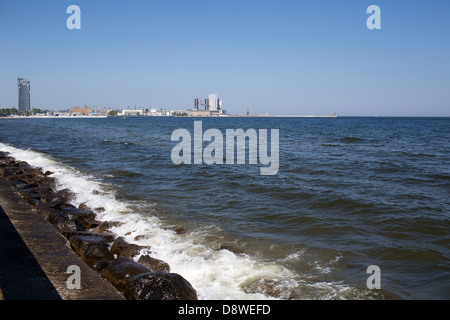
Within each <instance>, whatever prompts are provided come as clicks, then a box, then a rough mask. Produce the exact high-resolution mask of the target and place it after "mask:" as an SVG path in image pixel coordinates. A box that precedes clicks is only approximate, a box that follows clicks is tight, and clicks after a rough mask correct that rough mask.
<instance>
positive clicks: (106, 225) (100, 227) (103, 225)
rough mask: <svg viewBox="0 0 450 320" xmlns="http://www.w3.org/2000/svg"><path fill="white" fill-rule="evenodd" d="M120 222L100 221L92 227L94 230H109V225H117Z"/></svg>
mask: <svg viewBox="0 0 450 320" xmlns="http://www.w3.org/2000/svg"><path fill="white" fill-rule="evenodd" d="M121 224H122V223H121V222H117V221H102V222H101V223H100V224H99V225H98V226H97V227H95V228H93V229H92V231H95V232H110V231H109V230H108V229H110V228H111V227H118V226H120V225H121Z"/></svg>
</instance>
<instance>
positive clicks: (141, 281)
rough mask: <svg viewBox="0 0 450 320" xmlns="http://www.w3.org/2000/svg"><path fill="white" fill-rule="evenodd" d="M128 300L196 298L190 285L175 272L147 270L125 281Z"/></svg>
mask: <svg viewBox="0 0 450 320" xmlns="http://www.w3.org/2000/svg"><path fill="white" fill-rule="evenodd" d="M124 296H125V298H126V299H128V300H197V299H198V298H197V292H196V291H195V289H194V288H193V287H192V285H191V284H190V283H189V282H188V281H187V280H186V279H184V278H183V277H182V276H180V275H179V274H176V273H165V272H148V273H142V274H138V275H135V276H132V277H131V278H130V279H129V280H128V281H127V283H126V287H125V290H124Z"/></svg>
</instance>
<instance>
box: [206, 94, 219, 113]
mask: <svg viewBox="0 0 450 320" xmlns="http://www.w3.org/2000/svg"><path fill="white" fill-rule="evenodd" d="M208 102H209V106H208V107H209V110H217V109H218V107H219V106H218V103H217V94H215V93H211V94H209V95H208Z"/></svg>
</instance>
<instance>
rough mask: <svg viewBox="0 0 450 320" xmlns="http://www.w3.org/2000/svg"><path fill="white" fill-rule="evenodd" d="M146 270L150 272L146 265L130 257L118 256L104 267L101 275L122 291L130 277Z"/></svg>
mask: <svg viewBox="0 0 450 320" xmlns="http://www.w3.org/2000/svg"><path fill="white" fill-rule="evenodd" d="M147 272H150V270H149V269H148V268H147V267H145V266H143V265H141V264H139V263H137V262H135V261H133V260H132V259H130V258H126V257H119V258H117V259H114V260H113V261H111V262H110V263H109V264H108V266H107V267H106V268H104V270H103V275H104V277H105V279H106V280H108V281H109V282H110V283H111V284H112V285H113V286H114V287H116V289H117V290H119V291H122V292H123V291H124V290H125V289H126V288H127V285H128V283H127V282H128V280H129V279H130V278H131V277H133V276H135V275H138V274H142V273H147Z"/></svg>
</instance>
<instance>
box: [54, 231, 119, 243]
mask: <svg viewBox="0 0 450 320" xmlns="http://www.w3.org/2000/svg"><path fill="white" fill-rule="evenodd" d="M61 234H62V235H63V236H64V237H66V238H67V239H70V237H72V236H76V235H78V236H89V237H100V238H103V239H105V241H106V242H107V243H111V242H113V241H114V239H115V238H116V236H115V235H114V234H113V233H110V232H92V231H78V230H76V231H71V230H64V231H61Z"/></svg>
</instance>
